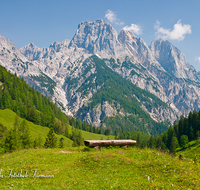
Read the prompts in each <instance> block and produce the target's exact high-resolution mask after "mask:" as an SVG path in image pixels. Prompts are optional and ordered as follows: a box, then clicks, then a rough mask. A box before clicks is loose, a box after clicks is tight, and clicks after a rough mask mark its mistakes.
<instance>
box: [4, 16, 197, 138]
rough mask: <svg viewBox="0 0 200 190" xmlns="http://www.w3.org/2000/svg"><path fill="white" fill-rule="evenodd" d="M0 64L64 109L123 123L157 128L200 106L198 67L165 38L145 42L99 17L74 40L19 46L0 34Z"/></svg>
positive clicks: (115, 125)
mask: <svg viewBox="0 0 200 190" xmlns="http://www.w3.org/2000/svg"><path fill="white" fill-rule="evenodd" d="M0 64H1V65H2V66H4V67H5V68H6V69H7V70H9V71H10V72H11V73H16V74H17V75H18V76H20V77H23V78H24V80H25V81H26V82H27V83H28V84H29V85H30V86H32V87H34V88H35V89H36V90H39V91H41V92H42V93H43V94H44V95H46V96H48V97H51V98H52V100H53V101H54V102H55V103H56V104H57V105H58V106H59V107H60V109H62V110H63V111H64V112H65V113H66V114H68V115H71V116H74V117H75V118H77V119H81V120H82V121H86V122H87V123H92V125H95V126H97V127H109V128H110V129H111V131H112V133H114V131H115V130H116V129H117V130H118V129H120V128H121V130H125V131H128V130H132V129H135V130H140V131H143V132H147V133H149V134H153V135H156V134H160V133H162V132H164V131H166V130H167V128H168V126H169V124H170V123H173V122H174V121H175V120H176V119H178V118H179V116H180V115H181V114H182V113H183V114H188V113H189V112H190V111H192V110H194V109H196V110H199V107H200V74H198V72H196V70H195V69H194V67H193V66H191V65H190V64H189V63H188V62H187V61H186V60H185V57H184V54H183V53H182V52H181V51H180V50H179V49H177V48H176V47H174V46H173V45H172V44H171V43H169V42H168V41H163V40H162V39H158V40H156V41H152V43H151V44H150V46H147V44H146V43H145V42H144V41H143V40H142V39H141V38H136V37H135V36H134V35H133V34H132V33H131V32H130V31H124V30H122V31H121V32H120V34H119V35H118V34H117V32H116V31H115V29H114V28H113V27H112V26H111V25H110V24H109V23H106V22H104V21H103V20H101V19H99V20H96V21H94V22H91V21H87V22H82V23H80V24H79V25H78V29H77V31H76V33H75V35H74V37H73V39H72V40H67V39H66V40H64V41H62V42H60V43H59V42H55V43H53V44H51V45H50V46H49V47H48V48H38V47H36V46H35V45H34V44H33V43H30V44H28V45H27V46H25V47H22V48H20V49H17V48H16V47H15V46H14V45H13V44H12V42H11V41H10V40H9V39H7V38H5V37H3V36H1V35H0Z"/></svg>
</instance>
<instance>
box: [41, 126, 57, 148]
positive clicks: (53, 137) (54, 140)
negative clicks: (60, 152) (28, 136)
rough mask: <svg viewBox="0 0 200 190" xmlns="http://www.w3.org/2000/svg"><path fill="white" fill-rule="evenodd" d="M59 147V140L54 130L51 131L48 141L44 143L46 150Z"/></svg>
mask: <svg viewBox="0 0 200 190" xmlns="http://www.w3.org/2000/svg"><path fill="white" fill-rule="evenodd" d="M56 146H57V138H56V135H55V133H54V130H53V129H50V130H49V133H48V134H47V138H46V141H45V143H44V147H45V148H55V147H56Z"/></svg>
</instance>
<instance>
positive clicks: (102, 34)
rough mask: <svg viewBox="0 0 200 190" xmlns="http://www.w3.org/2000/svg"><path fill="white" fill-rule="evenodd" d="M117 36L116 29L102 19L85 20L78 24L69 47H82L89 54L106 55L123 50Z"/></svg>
mask: <svg viewBox="0 0 200 190" xmlns="http://www.w3.org/2000/svg"><path fill="white" fill-rule="evenodd" d="M117 38H118V35H117V32H116V30H115V29H114V28H113V27H112V26H111V24H109V23H107V22H105V21H103V20H102V19H98V20H96V21H94V22H92V21H86V22H82V23H81V24H79V26H78V29H77V31H76V34H75V35H74V37H73V39H72V40H71V42H70V44H69V47H78V48H84V49H85V50H87V52H88V53H90V54H99V55H101V56H105V57H107V56H111V55H116V54H118V53H119V52H123V48H122V46H121V44H120V43H119V41H118V39H117Z"/></svg>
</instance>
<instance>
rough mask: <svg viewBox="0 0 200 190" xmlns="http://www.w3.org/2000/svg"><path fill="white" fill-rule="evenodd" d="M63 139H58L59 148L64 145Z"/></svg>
mask: <svg viewBox="0 0 200 190" xmlns="http://www.w3.org/2000/svg"><path fill="white" fill-rule="evenodd" d="M63 141H64V139H63V138H62V137H61V138H60V140H59V148H63V147H64V143H63Z"/></svg>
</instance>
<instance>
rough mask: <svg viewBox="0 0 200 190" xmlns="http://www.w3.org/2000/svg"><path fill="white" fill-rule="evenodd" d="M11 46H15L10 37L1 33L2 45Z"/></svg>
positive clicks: (0, 45) (0, 41)
mask: <svg viewBox="0 0 200 190" xmlns="http://www.w3.org/2000/svg"><path fill="white" fill-rule="evenodd" d="M11 46H13V43H12V42H11V41H10V40H9V39H8V38H6V37H4V36H2V35H0V47H4V48H7V49H8V48H9V47H11ZM13 47H14V46H13Z"/></svg>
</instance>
